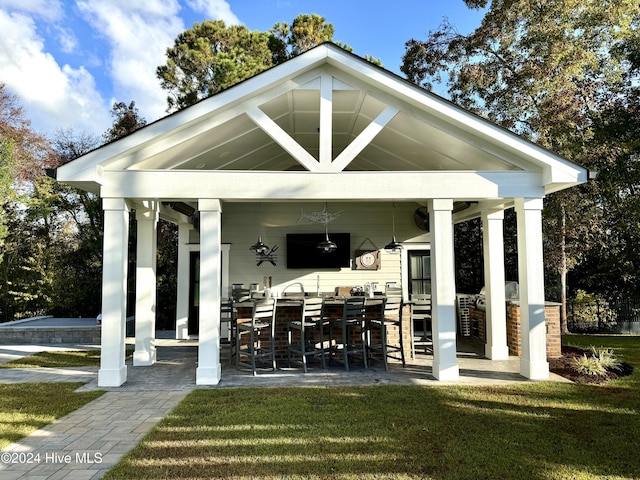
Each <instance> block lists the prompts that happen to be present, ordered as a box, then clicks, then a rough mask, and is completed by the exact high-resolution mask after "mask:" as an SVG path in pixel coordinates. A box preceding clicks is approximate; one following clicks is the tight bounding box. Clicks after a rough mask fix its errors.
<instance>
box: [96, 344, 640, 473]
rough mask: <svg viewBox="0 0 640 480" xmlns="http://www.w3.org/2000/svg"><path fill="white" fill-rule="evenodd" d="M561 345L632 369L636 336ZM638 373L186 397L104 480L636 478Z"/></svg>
mask: <svg viewBox="0 0 640 480" xmlns="http://www.w3.org/2000/svg"><path fill="white" fill-rule="evenodd" d="M566 343H570V344H573V345H583V346H588V345H591V344H593V345H596V346H600V345H603V346H607V347H613V348H614V349H616V352H617V353H618V354H619V356H620V357H621V359H622V360H624V361H627V362H629V363H631V364H632V365H634V366H635V367H636V370H637V369H638V368H640V337H624V338H619V337H588V338H585V337H578V336H571V337H568V338H567V339H566ZM639 377H640V371H635V372H634V374H633V375H632V376H630V377H626V378H623V379H620V380H617V381H615V382H611V383H609V384H607V385H605V386H587V385H574V384H558V383H551V382H540V383H534V384H526V385H517V386H501V387H463V386H461V387H450V386H447V387H444V386H440V387H422V386H376V387H358V388H347V387H342V388H333V387H332V388H273V389H228V390H222V389H221V390H215V389H207V390H196V391H194V392H193V393H191V394H190V395H189V396H188V397H187V398H186V399H185V400H184V401H183V402H182V403H181V404H180V405H179V406H178V407H176V409H175V410H174V411H173V412H172V413H171V414H170V415H168V416H167V417H165V419H164V420H163V421H162V422H160V424H159V425H158V426H157V427H156V428H155V429H154V430H153V431H152V432H151V433H150V434H149V435H147V437H146V438H145V439H144V440H143V441H142V442H141V443H140V445H139V446H138V447H137V448H135V449H134V450H133V451H132V452H130V453H129V454H128V455H127V456H125V457H124V458H123V460H122V461H121V462H120V463H119V464H118V465H117V466H116V467H114V468H113V469H112V470H111V471H110V472H109V473H108V474H107V476H106V477H104V478H107V479H115V478H127V479H130V478H241V477H244V478H260V479H264V478H397V479H399V478H412V477H413V478H438V479H518V480H520V479H540V480H542V479H545V480H547V479H602V478H610V479H616V478H619V479H622V478H625V479H627V478H639V477H640V455H638V454H637V445H640V379H639Z"/></svg>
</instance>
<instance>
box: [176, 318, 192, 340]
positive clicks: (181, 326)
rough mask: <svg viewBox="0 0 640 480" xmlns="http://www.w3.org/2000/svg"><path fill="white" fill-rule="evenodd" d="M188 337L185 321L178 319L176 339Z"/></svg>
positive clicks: (187, 327) (186, 338)
mask: <svg viewBox="0 0 640 480" xmlns="http://www.w3.org/2000/svg"><path fill="white" fill-rule="evenodd" d="M188 339H189V326H188V325H187V322H186V321H185V322H182V321H178V322H177V324H176V340H188Z"/></svg>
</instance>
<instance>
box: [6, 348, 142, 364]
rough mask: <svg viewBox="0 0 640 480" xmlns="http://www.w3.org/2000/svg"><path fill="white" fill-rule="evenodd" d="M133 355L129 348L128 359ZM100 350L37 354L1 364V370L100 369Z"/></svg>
mask: <svg viewBox="0 0 640 480" xmlns="http://www.w3.org/2000/svg"><path fill="white" fill-rule="evenodd" d="M132 355H133V349H132V348H127V351H126V359H127V360H128V359H130V358H131V356H132ZM99 366H100V350H99V349H95V350H94V349H92V350H59V351H45V352H37V353H34V354H32V355H27V356H25V357H21V358H17V359H15V360H11V361H10V362H6V363H2V364H0V368H64V367H99Z"/></svg>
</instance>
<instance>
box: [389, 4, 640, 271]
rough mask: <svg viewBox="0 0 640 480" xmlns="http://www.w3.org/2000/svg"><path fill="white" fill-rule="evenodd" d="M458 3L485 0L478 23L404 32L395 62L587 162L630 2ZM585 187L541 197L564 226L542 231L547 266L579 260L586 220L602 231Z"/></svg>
mask: <svg viewBox="0 0 640 480" xmlns="http://www.w3.org/2000/svg"><path fill="white" fill-rule="evenodd" d="M466 4H467V5H468V6H469V7H470V8H479V7H485V6H487V5H488V4H489V9H488V11H487V13H486V15H485V17H484V18H483V20H482V23H481V25H480V27H479V28H478V29H476V30H475V31H474V32H472V33H471V34H469V35H461V34H459V33H458V32H456V30H455V28H454V27H453V26H452V25H451V24H449V23H448V22H447V21H444V22H443V24H442V25H441V26H440V27H439V28H438V29H437V30H436V31H435V32H429V35H428V38H427V40H426V41H420V40H416V39H411V40H409V41H408V42H407V43H406V44H405V54H404V56H403V65H402V67H401V70H402V71H403V72H404V73H405V75H407V77H408V78H409V79H410V80H412V81H414V82H416V83H418V84H420V85H423V86H424V87H425V88H429V89H430V88H432V87H433V84H434V82H440V81H443V80H444V81H445V82H446V84H447V86H448V92H449V96H450V97H451V99H452V100H453V101H454V102H455V103H457V104H459V105H461V106H462V107H464V108H467V109H469V110H472V111H475V112H476V113H478V114H480V115H483V116H485V117H486V118H488V119H490V120H492V121H493V122H495V123H498V124H500V125H502V126H504V127H506V128H508V129H510V130H512V131H514V132H515V133H517V134H520V135H522V136H525V137H527V138H529V139H531V140H533V141H535V142H536V143H538V144H539V145H541V146H543V147H547V148H551V149H553V150H554V151H557V152H558V153H560V154H562V155H564V156H565V157H566V158H568V159H570V160H573V161H576V162H577V163H582V164H583V165H585V166H587V167H589V166H593V164H594V162H596V160H597V157H595V156H594V154H593V145H592V142H593V139H594V137H593V125H592V123H593V122H592V113H593V111H594V110H595V109H597V108H598V106H599V105H600V104H601V101H602V100H603V96H606V92H611V91H616V90H619V89H620V88H621V86H622V85H623V80H624V77H625V73H626V71H627V69H628V62H626V61H625V59H623V58H621V57H620V56H617V55H614V54H613V52H614V51H615V50H616V49H617V48H618V47H619V45H620V44H621V43H622V42H624V41H625V40H626V39H628V38H629V37H630V36H631V35H632V33H633V32H634V30H635V25H636V24H637V21H638V18H639V14H640V6H639V5H638V4H637V2H632V1H630V0H620V1H615V2H614V1H599V2H598V1H595V0H566V1H564V2H555V1H553V2H531V1H528V0H501V1H498V0H494V1H491V2H488V1H483V0H467V1H466ZM590 188H591V187H583V188H578V189H572V190H570V191H569V192H560V193H559V194H554V195H552V196H550V197H549V198H548V199H547V201H546V207H545V212H544V214H545V222H546V223H547V224H548V225H550V224H554V225H555V226H557V227H560V228H558V229H556V230H553V231H554V232H556V233H557V232H563V231H564V232H565V234H564V235H560V236H557V235H556V237H555V238H552V237H550V236H547V237H546V242H547V244H546V246H547V247H548V249H547V251H548V252H555V254H556V255H555V258H556V259H555V260H554V261H552V262H551V263H550V264H548V265H547V267H548V268H550V269H555V270H556V271H557V272H558V273H559V274H561V275H566V272H567V271H568V269H570V268H571V267H572V266H574V265H576V264H577V263H578V262H579V261H581V256H580V254H581V252H584V251H585V250H587V248H588V247H589V244H587V243H586V242H588V241H590V240H592V239H597V237H598V235H588V236H584V235H581V233H583V232H587V231H593V228H594V223H595V224H596V225H595V227H596V228H597V227H598V226H599V227H600V231H602V226H601V225H600V224H598V223H597V222H599V220H600V218H601V217H600V216H599V215H597V214H596V209H595V205H594V202H593V201H592V199H591V198H590V195H591V194H592V191H591V190H590ZM586 206H589V208H588V209H585V207H586ZM550 222H551V223H550ZM563 225H564V228H563V227H562V226H563ZM549 231H550V230H549V229H547V232H549ZM567 232H571V233H575V235H567V234H566V233H567ZM552 257H553V256H548V257H547V258H552Z"/></svg>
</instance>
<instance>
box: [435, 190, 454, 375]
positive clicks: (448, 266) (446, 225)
mask: <svg viewBox="0 0 640 480" xmlns="http://www.w3.org/2000/svg"><path fill="white" fill-rule="evenodd" d="M452 209H453V201H452V200H450V199H434V200H431V201H430V202H429V213H430V215H431V323H432V334H433V375H434V376H435V377H436V378H437V379H438V380H457V379H458V377H459V375H460V372H459V368H458V361H457V359H456V308H455V300H456V286H455V283H456V282H455V267H454V253H453V222H452V218H451V212H452Z"/></svg>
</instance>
